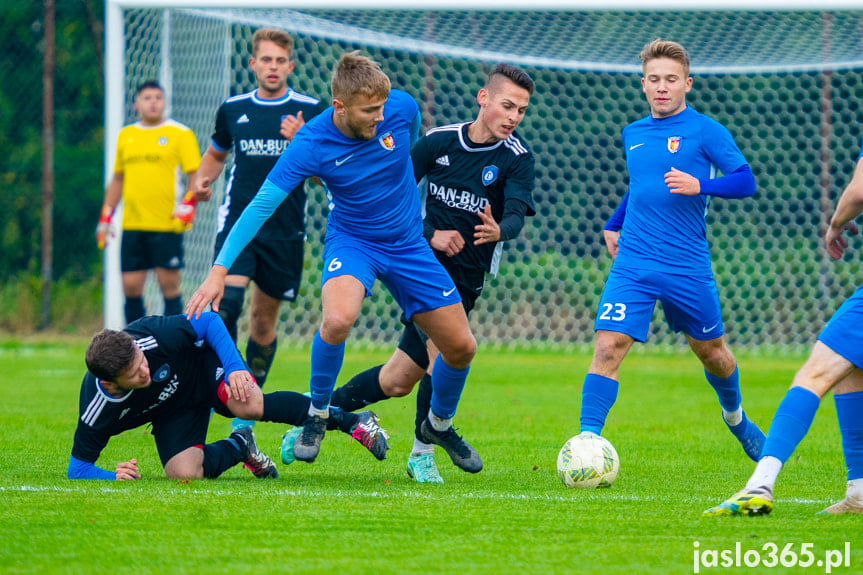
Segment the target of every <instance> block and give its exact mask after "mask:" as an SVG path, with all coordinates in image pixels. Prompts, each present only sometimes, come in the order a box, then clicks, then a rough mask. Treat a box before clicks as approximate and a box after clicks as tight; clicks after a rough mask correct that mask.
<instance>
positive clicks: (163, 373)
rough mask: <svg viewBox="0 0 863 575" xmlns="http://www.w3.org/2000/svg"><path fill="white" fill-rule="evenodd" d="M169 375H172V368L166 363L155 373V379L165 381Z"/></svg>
mask: <svg viewBox="0 0 863 575" xmlns="http://www.w3.org/2000/svg"><path fill="white" fill-rule="evenodd" d="M169 375H171V368H170V367H168V364H167V363H166V364H164V365H163V366H162V367H160V368H159V369H158V370H156V373H155V374H153V381H165V380H166V379H168V376H169Z"/></svg>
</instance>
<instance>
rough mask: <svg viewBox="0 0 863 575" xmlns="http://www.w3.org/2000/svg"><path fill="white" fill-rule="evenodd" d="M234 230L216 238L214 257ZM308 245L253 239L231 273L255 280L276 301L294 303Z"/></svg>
mask: <svg viewBox="0 0 863 575" xmlns="http://www.w3.org/2000/svg"><path fill="white" fill-rule="evenodd" d="M229 231H230V230H222V231H221V232H220V233H219V235H217V236H216V246H215V249H214V251H213V254H214V257H215V256H216V255H218V254H219V251H220V250H221V249H222V244H224V243H225V238H226V237H227V236H228V232H229ZM304 249H305V245H304V242H303V241H302V240H300V239H291V240H274V239H267V240H263V241H262V240H259V239H257V238H255V239H253V240H252V241H251V243H249V245H247V246H246V247H245V248H244V249H243V251H242V252H240V255H239V256H238V257H237V259H236V260H235V261H234V263H233V264H232V265H231V269H230V270H228V275H236V276H243V277H247V278H251V279H252V281H254V282H255V283H256V284H257V285H258V288H260V290H261V291H262V292H264V293H265V294H267V295H268V296H270V297H271V298H273V299H277V300H282V301H294V300H296V299H297V293H298V292H299V289H300V279H302V275H303V250H304Z"/></svg>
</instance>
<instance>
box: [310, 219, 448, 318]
mask: <svg viewBox="0 0 863 575" xmlns="http://www.w3.org/2000/svg"><path fill="white" fill-rule="evenodd" d="M343 275H349V276H352V277H355V278H357V279H358V280H359V281H360V282H362V284H363V285H364V286H365V288H366V295H367V296H368V295H371V289H372V284H374V283H375V280H376V279H379V280H381V282H382V283H383V284H384V285H385V286H387V289H388V290H389V291H390V294H392V296H393V298H394V299H395V300H396V302H397V303H398V304H399V306H400V307H401V308H402V311H403V312H404V314H405V316H406V317H407V318H408V319H410V318H411V317H412V316H413V315H414V314H415V313H422V312H426V311H431V310H434V309H438V308H441V307H444V306H448V305H452V304H454V303H460V302H461V297H460V296H459V293H458V290H457V289H456V286H455V283H454V282H453V280H452V278H451V277H449V274H448V273H447V272H446V270H445V269H444V267H443V266H442V265H441V263H440V262H439V261H437V258H436V257H435V256H434V253H433V252H432V249H431V248H430V247H429V245H428V243H426V241H425V240H424V239H423V237H422V236H417V240H416V241H415V242H413V243H412V244H409V245H404V246H388V245H386V244H379V243H369V242H364V241H362V240H358V239H357V238H354V237H350V236H347V235H344V234H338V233H335V234H327V240H326V243H325V244H324V269H323V274H322V277H321V285H323V284H325V283H327V280H329V279H330V278H334V277H338V276H343Z"/></svg>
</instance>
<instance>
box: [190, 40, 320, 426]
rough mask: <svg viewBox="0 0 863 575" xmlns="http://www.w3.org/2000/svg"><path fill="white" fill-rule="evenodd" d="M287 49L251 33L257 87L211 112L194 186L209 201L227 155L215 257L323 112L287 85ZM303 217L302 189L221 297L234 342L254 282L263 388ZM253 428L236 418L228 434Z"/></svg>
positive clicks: (250, 349)
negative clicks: (297, 137)
mask: <svg viewBox="0 0 863 575" xmlns="http://www.w3.org/2000/svg"><path fill="white" fill-rule="evenodd" d="M293 46H294V43H293V40H292V39H291V37H290V36H289V35H288V34H287V33H285V32H282V31H281V30H272V29H269V28H261V29H259V30H257V31H255V34H254V36H253V37H252V57H251V58H250V59H249V68H250V69H251V70H252V72H253V73H254V74H255V79H256V80H257V83H258V87H257V88H256V89H255V90H253V91H251V92H248V93H246V94H240V95H239V96H234V97H232V98H228V99H227V100H226V101H225V102H224V103H222V105H221V106H219V110H218V111H217V112H216V128H215V131H214V132H213V136H212V139H211V140H210V146H209V147H208V148H207V151H206V152H205V153H204V157H203V159H202V160H201V167H200V168H199V169H198V178H197V181H196V182H195V192H196V194H197V197H198V199H200V200H204V201H207V200H209V199H210V197H211V196H212V188H211V186H212V184H213V182H214V181H215V180H216V178H218V177H219V174H221V173H222V170H224V168H225V162H226V160H227V157H228V154H229V153H230V152H232V151H233V155H234V161H233V165H232V166H231V169H230V172H229V175H228V177H227V184H226V186H225V199H224V201H223V202H222V205H221V206H220V207H219V221H218V235H217V236H216V246H215V253H219V250H220V249H221V248H222V245H223V244H224V242H225V238H226V237H227V236H228V233H229V232H230V231H231V229H232V228H233V227H234V224H235V223H236V222H237V220H238V219H239V217H240V214H241V213H242V212H243V209H245V207H246V206H247V205H248V204H249V202H250V201H252V198H253V197H254V195H255V194H256V193H257V191H258V189H259V188H260V187H261V184H263V183H264V180H265V179H266V177H267V174H268V173H269V172H270V170H271V169H272V168H273V166H274V165H275V164H276V160H278V159H279V156H280V155H281V154H282V152H283V151H284V150H285V149H286V148H287V147H288V145H289V144H290V142H291V140H292V139H293V137H294V134H296V133H297V130H299V129H300V127H301V126H302V125H303V124H304V122H305V120H309V119H311V118H313V117H314V116H316V115H317V114H319V113H320V112H321V111H322V110H323V109H324V108H325V106H323V105H322V104H321V103H320V102H319V101H318V100H317V99H316V98H312V97H309V96H306V95H304V94H300V93H299V92H296V91H294V90H292V89H291V88H289V87H288V85H287V78H288V75H289V74H290V73H291V72H292V71H293V69H294V61H293V60H292V59H291V58H292V55H293ZM305 212H306V190H305V186H304V183H303V182H300V183H299V184H297V187H296V189H294V190H293V192H292V193H291V195H290V196H289V198H288V200H287V201H285V202H284V203H282V205H281V206H279V208H278V209H277V210H276V212H275V213H274V214H273V217H271V218H270V219H269V220H267V221H266V222H265V223H264V225H263V226H261V229H260V231H259V232H258V234H257V235H256V236H255V238H254V239H253V240H252V241H251V242H250V243H249V245H248V246H246V248H245V249H244V250H243V251H242V253H240V255H239V256H238V257H237V259H236V260H235V261H234V263H233V264H232V265H231V269H230V270H228V275H227V277H226V278H225V284H226V286H225V296H224V297H223V298H222V302H221V304H220V306H219V315H220V316H222V319H223V320H224V322H225V326H227V328H228V332H230V334H231V337H232V338H233V339H234V341H236V340H237V320H238V319H239V317H240V314H241V313H242V311H243V302H244V301H245V294H246V288H247V287H248V285H249V281H250V280H254V285H253V286H252V296H251V302H250V304H249V340H248V343H247V344H246V361H247V362H248V364H249V368H250V369H251V371H252V374H253V375H254V376H255V380H256V381H257V382H258V385H260V386H261V387H263V385H264V383H266V380H267V373H269V370H270V366H271V365H272V363H273V357H275V354H276V347H277V345H278V339H277V337H276V322H277V320H278V317H279V307H280V305H281V302H282V301H295V300H296V297H297V293H298V291H299V289H300V288H299V286H300V278H301V276H302V272H303V245H304V239H305V233H306V232H305V224H306V222H305ZM253 423H254V422H250V421H245V420H242V419H239V418H238V419H235V420H234V422H233V424H232V428H233V429H236V428H238V427H242V426H243V425H252V424H253Z"/></svg>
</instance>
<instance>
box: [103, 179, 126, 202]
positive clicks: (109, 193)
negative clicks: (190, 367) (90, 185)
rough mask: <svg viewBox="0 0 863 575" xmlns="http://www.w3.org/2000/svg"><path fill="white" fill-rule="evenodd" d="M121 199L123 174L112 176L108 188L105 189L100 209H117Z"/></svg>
mask: <svg viewBox="0 0 863 575" xmlns="http://www.w3.org/2000/svg"><path fill="white" fill-rule="evenodd" d="M122 197H123V174H114V175H113V176H112V177H111V181H110V182H108V186H107V187H106V188H105V199H104V201H103V202H102V207H106V206H107V207H108V208H110V209H111V210H113V209H114V208H116V207H117V204H119V203H120V199H121V198H122Z"/></svg>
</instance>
